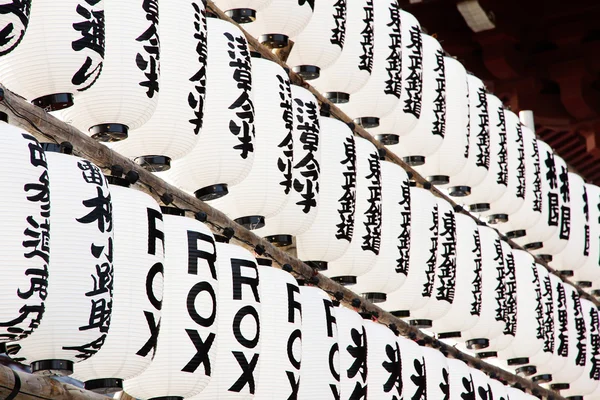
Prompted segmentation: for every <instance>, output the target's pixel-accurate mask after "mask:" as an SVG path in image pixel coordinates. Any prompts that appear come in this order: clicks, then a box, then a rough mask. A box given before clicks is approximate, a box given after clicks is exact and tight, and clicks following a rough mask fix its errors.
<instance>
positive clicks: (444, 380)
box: [422, 347, 450, 399]
mask: <svg viewBox="0 0 600 400" xmlns="http://www.w3.org/2000/svg"><path fill="white" fill-rule="evenodd" d="M422 351H423V360H424V361H425V370H426V373H427V398H428V399H448V398H449V396H450V375H449V373H448V362H447V361H446V357H444V355H443V354H442V353H440V351H439V350H437V349H432V348H431V347H423V349H422Z"/></svg>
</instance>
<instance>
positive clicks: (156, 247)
mask: <svg viewBox="0 0 600 400" xmlns="http://www.w3.org/2000/svg"><path fill="white" fill-rule="evenodd" d="M109 181H111V182H113V183H114V184H111V185H110V197H111V200H112V207H113V224H114V245H113V251H114V255H113V265H114V268H115V271H114V285H113V299H114V304H113V308H112V316H111V320H110V321H111V322H110V332H109V334H108V336H107V337H106V340H105V341H104V345H103V346H102V348H101V349H100V350H99V351H98V353H96V354H95V355H94V357H91V358H89V359H87V360H84V361H82V362H80V363H77V364H75V373H74V378H76V379H78V380H80V381H83V382H85V387H86V389H88V390H93V391H95V392H101V393H111V392H116V391H120V390H123V380H124V379H128V378H132V377H134V376H136V375H139V374H140V373H142V372H143V371H144V370H145V369H146V368H147V367H148V366H149V365H150V363H151V362H152V357H153V356H154V352H153V351H147V350H148V347H149V346H147V345H146V344H147V343H148V342H149V341H151V340H152V333H153V332H152V329H153V328H155V327H156V324H157V323H158V321H160V320H161V308H162V304H161V300H162V298H163V295H162V292H163V280H162V275H163V272H164V241H165V233H164V232H165V230H164V227H163V216H162V213H161V211H160V208H159V206H158V204H157V203H156V201H154V199H153V198H152V197H150V196H148V195H147V194H145V193H143V192H141V191H139V190H133V189H128V188H127V187H126V186H129V184H128V182H127V181H126V180H124V179H122V178H118V177H110V178H109ZM120 185H121V186H120ZM123 186H125V187H123Z"/></svg>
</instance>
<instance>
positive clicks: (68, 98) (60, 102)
mask: <svg viewBox="0 0 600 400" xmlns="http://www.w3.org/2000/svg"><path fill="white" fill-rule="evenodd" d="M31 104H33V105H34V106H38V107H40V108H43V109H44V110H46V111H58V110H64V109H65V108H69V107H71V106H72V105H73V94H71V93H54V94H49V95H47V96H42V97H38V98H37V99H33V100H31Z"/></svg>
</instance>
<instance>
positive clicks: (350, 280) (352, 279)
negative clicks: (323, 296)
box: [331, 275, 356, 286]
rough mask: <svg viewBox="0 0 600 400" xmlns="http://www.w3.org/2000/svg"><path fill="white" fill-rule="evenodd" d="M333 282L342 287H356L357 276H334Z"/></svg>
mask: <svg viewBox="0 0 600 400" xmlns="http://www.w3.org/2000/svg"><path fill="white" fill-rule="evenodd" d="M331 280H332V281H334V282H337V283H339V284H340V285H342V286H348V285H356V276H352V275H345V276H333V277H331Z"/></svg>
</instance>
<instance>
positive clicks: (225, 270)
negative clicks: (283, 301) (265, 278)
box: [194, 243, 272, 400]
mask: <svg viewBox="0 0 600 400" xmlns="http://www.w3.org/2000/svg"><path fill="white" fill-rule="evenodd" d="M216 246H217V263H216V267H217V276H218V277H219V293H218V295H217V336H216V338H215V345H216V347H217V351H216V357H215V361H214V363H213V368H214V370H213V375H212V377H211V380H210V382H209V383H208V385H207V386H206V388H205V389H204V390H203V391H202V392H200V394H199V395H198V396H195V397H194V398H195V399H198V400H204V399H252V398H254V396H253V395H254V394H255V393H256V383H257V380H258V377H259V376H260V375H259V374H260V366H259V364H258V360H259V357H260V353H261V348H262V347H263V343H265V342H264V341H263V339H262V338H261V331H262V329H261V324H260V321H261V320H260V316H261V314H262V310H261V308H262V306H261V299H260V293H259V280H260V276H259V273H258V266H257V265H256V259H255V258H254V256H252V254H250V252H249V251H247V250H245V249H243V248H241V247H239V246H234V245H232V244H228V243H217V244H216ZM266 329H272V327H268V328H266Z"/></svg>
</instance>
